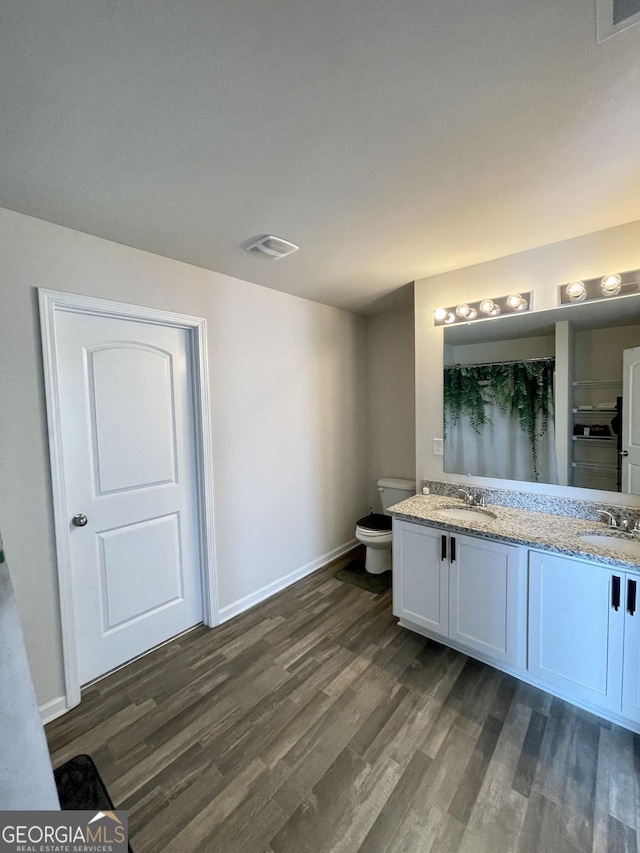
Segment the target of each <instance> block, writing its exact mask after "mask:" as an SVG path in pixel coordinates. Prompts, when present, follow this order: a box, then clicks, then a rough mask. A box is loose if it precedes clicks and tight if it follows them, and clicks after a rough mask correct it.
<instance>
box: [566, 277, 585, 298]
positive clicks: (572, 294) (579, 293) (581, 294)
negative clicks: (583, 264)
mask: <svg viewBox="0 0 640 853" xmlns="http://www.w3.org/2000/svg"><path fill="white" fill-rule="evenodd" d="M565 293H566V294H567V296H568V297H569V299H570V300H571V301H572V302H583V301H584V300H585V299H586V298H587V288H586V287H585V286H584V282H583V281H572V282H571V284H568V285H567V286H566V288H565Z"/></svg>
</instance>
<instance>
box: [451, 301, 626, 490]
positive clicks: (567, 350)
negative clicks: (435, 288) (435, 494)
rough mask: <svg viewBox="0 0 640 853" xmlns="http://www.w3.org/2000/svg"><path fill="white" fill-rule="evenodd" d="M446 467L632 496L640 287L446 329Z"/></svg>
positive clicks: (484, 474)
mask: <svg viewBox="0 0 640 853" xmlns="http://www.w3.org/2000/svg"><path fill="white" fill-rule="evenodd" d="M443 355H444V358H443V363H444V401H445V406H444V436H445V441H444V470H445V471H446V472H447V473H450V474H467V475H474V476H481V477H496V478H501V479H506V480H519V481H524V482H538V483H553V484H559V485H565V486H577V487H580V488H591V489H600V490H606V491H618V492H627V493H631V494H640V296H629V297H624V298H619V299H613V300H611V301H607V302H597V303H587V304H578V305H567V306H564V307H561V308H555V309H552V310H549V311H539V312H532V313H530V314H527V315H522V316H513V317H504V318H496V319H491V320H484V321H481V322H475V323H470V324H465V325H457V326H451V327H447V328H446V329H445V330H444V354H443Z"/></svg>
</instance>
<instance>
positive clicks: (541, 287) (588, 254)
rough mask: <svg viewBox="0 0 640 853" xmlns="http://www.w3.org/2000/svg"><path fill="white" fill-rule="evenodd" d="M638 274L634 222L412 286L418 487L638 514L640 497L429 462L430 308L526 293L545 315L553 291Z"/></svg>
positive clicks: (434, 389) (432, 392) (436, 417)
mask: <svg viewBox="0 0 640 853" xmlns="http://www.w3.org/2000/svg"><path fill="white" fill-rule="evenodd" d="M639 267H640V221H638V222H631V223H628V224H627V225H620V226H618V227H617V228H609V229H607V230H605V231H598V232H597V233H595V234H587V235H585V236H584V237H577V238H575V239H573V240H566V241H564V242H562V243H554V244H552V245H549V246H541V247H540V248H538V249H532V250H530V251H528V252H520V253H518V254H515V255H509V256H508V257H505V258H498V259H497V260H494V261H488V262H487V263H483V264H478V265H476V266H472V267H466V268H465V269H460V270H455V271H454V272H449V273H444V274H442V275H437V276H432V277H430V278H425V279H421V280H420V281H417V282H416V283H415V323H416V477H417V479H418V485H420V481H421V480H422V479H429V480H442V481H447V482H460V483H462V482H464V483H467V484H468V483H470V484H476V485H478V486H481V485H485V486H498V487H500V488H504V489H517V490H521V491H530V492H536V493H546V494H550V495H566V496H571V497H579V498H584V499H587V500H599V499H603V500H607V501H609V502H610V503H618V504H624V505H627V506H640V497H638V496H628V495H619V494H616V493H615V492H613V493H610V492H596V491H591V490H584V489H570V488H568V487H562V486H547V485H542V484H540V485H537V484H529V483H517V482H515V481H510V480H494V479H490V478H479V477H463V476H461V475H455V474H444V473H443V471H442V457H439V456H433V455H432V452H431V441H432V438H440V437H441V435H442V349H443V339H442V338H443V327H442V326H439V327H437V328H436V327H435V326H434V325H433V312H434V311H435V309H436V308H438V307H440V306H443V307H448V306H450V305H456V304H458V303H460V302H463V301H464V302H474V301H477V300H479V299H482V298H483V297H485V296H489V297H492V296H504V295H507V294H508V293H512V292H513V291H529V290H532V291H534V306H535V310H536V311H543V310H546V309H549V308H555V307H556V306H557V304H558V290H557V288H558V285H561V284H564V283H567V282H569V281H573V280H574V279H588V278H595V277H596V276H599V275H605V274H606V273H608V272H611V271H613V270H620V271H624V270H630V269H636V268H639ZM497 322H500V321H497Z"/></svg>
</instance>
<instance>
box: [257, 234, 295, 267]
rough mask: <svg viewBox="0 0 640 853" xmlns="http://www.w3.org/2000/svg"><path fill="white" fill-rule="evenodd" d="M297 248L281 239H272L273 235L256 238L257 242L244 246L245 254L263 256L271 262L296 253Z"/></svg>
mask: <svg viewBox="0 0 640 853" xmlns="http://www.w3.org/2000/svg"><path fill="white" fill-rule="evenodd" d="M299 248H300V247H299V246H296V245H295V243H290V242H289V241H288V240H283V239H282V237H274V236H273V234H265V235H264V237H258V239H257V240H252V242H251V243H249V244H248V245H247V246H245V249H246V250H247V252H251V254H252V255H265V256H266V257H267V258H271V260H273V261H277V260H278V259H279V258H284V257H285V256H286V255H290V254H291V253H292V252H297V251H298V249H299Z"/></svg>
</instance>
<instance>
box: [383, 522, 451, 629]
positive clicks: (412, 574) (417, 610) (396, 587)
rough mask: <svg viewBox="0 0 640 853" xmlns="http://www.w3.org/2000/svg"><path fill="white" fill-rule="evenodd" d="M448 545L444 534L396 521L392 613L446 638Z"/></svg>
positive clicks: (394, 530) (394, 528) (394, 524)
mask: <svg viewBox="0 0 640 853" xmlns="http://www.w3.org/2000/svg"><path fill="white" fill-rule="evenodd" d="M443 536H444V540H445V543H446V548H447V550H446V552H445V551H444V550H443V544H442V541H443ZM448 546H449V542H448V536H447V535H446V534H443V533H442V531H440V530H434V529H432V528H429V527H423V526H422V525H420V524H411V523H410V522H406V521H396V520H395V519H394V522H393V612H394V613H395V615H396V616H399V617H400V618H406V619H408V620H409V621H410V622H414V623H415V624H416V625H421V626H422V627H423V628H428V629H429V630H430V631H435V632H436V633H438V634H443V635H444V636H446V635H447V630H448V613H447V610H448V593H449V561H448Z"/></svg>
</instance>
